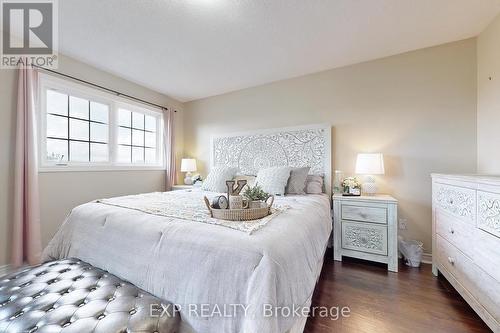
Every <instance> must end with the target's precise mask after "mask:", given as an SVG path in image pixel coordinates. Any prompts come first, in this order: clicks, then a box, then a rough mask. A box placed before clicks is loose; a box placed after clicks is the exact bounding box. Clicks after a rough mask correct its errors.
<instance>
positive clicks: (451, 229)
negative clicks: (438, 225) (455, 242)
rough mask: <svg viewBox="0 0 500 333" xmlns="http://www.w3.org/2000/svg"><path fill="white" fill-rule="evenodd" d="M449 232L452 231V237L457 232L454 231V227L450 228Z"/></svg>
mask: <svg viewBox="0 0 500 333" xmlns="http://www.w3.org/2000/svg"><path fill="white" fill-rule="evenodd" d="M449 231H450V234H452V235H453V234H454V233H455V230H453V228H452V227H450V229H449Z"/></svg>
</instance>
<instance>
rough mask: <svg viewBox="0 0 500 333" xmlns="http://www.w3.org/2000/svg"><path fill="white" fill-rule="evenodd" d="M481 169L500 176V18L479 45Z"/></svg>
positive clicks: (478, 163) (482, 34)
mask: <svg viewBox="0 0 500 333" xmlns="http://www.w3.org/2000/svg"><path fill="white" fill-rule="evenodd" d="M477 168H478V172H480V173H487V174H497V175H498V174H500V16H498V17H497V18H496V19H495V20H494V21H493V22H492V23H491V24H490V25H489V26H488V27H487V28H486V29H485V30H484V31H483V32H482V33H481V34H480V35H479V37H478V41H477Z"/></svg>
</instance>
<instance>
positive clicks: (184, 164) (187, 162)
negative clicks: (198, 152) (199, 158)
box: [181, 158, 196, 172]
mask: <svg viewBox="0 0 500 333" xmlns="http://www.w3.org/2000/svg"><path fill="white" fill-rule="evenodd" d="M193 171H196V160H195V159H194V158H183V159H182V161H181V172H193Z"/></svg>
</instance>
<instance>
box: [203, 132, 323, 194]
mask: <svg viewBox="0 0 500 333" xmlns="http://www.w3.org/2000/svg"><path fill="white" fill-rule="evenodd" d="M210 148H211V154H210V157H211V166H218V165H228V166H235V167H238V168H239V169H240V172H241V173H242V174H245V175H256V174H257V172H258V171H259V169H261V168H265V167H271V166H291V167H303V166H310V167H311V171H310V173H311V174H316V175H321V176H324V179H325V192H326V193H328V194H331V184H332V181H331V177H332V158H331V127H330V125H310V126H301V127H287V128H273V129H266V130H256V131H251V132H245V133H232V134H225V135H217V136H213V137H212V138H211V143H210Z"/></svg>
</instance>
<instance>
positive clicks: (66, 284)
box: [0, 259, 180, 333]
mask: <svg viewBox="0 0 500 333" xmlns="http://www.w3.org/2000/svg"><path fill="white" fill-rule="evenodd" d="M69 271H71V273H69V274H64V273H66V272H69ZM65 275H66V276H67V277H65ZM83 279H86V280H83ZM82 280H83V281H82ZM55 283H57V284H56V285H54V284H55ZM113 287H116V289H118V288H123V289H122V291H121V292H120V291H117V292H116V293H114V291H115V290H114V289H113ZM110 288H111V289H110ZM0 290H1V294H2V302H0V318H3V319H0V331H1V330H2V329H1V328H2V327H7V326H8V327H19V328H21V327H22V331H23V332H27V333H35V332H37V333H38V332H46V331H50V332H54V333H59V332H65V331H67V330H72V331H74V332H91V331H93V330H94V328H95V325H96V320H103V322H102V324H103V325H106V327H117V331H110V332H109V333H118V332H135V331H137V328H138V327H141V328H142V327H144V328H146V327H149V328H150V330H147V329H146V330H142V329H141V332H144V333H154V332H157V333H174V332H178V326H179V322H180V317H179V316H178V315H175V313H173V314H171V315H170V316H163V317H158V316H151V315H150V313H149V311H150V309H151V307H152V305H155V306H158V305H159V304H165V305H167V304H168V303H166V302H163V301H162V300H160V299H158V298H156V297H154V296H153V295H151V294H149V293H147V292H145V291H144V290H141V289H139V288H137V287H135V286H134V285H133V284H130V283H128V282H126V281H123V280H121V279H119V278H118V277H116V276H114V275H112V274H110V273H108V272H106V271H103V270H101V269H98V268H95V267H93V266H91V265H89V264H87V263H85V262H83V261H80V260H78V259H64V260H60V261H54V262H49V263H45V264H42V265H40V266H38V267H34V268H28V269H26V268H25V269H23V270H22V271H18V272H16V273H14V274H11V275H8V276H5V277H3V278H0ZM69 293H71V295H70V296H67V297H64V298H63V296H64V295H67V294H69ZM90 293H91V294H90ZM42 296H43V298H41V297H42ZM87 297H88V298H87ZM130 297H135V299H134V303H133V304H131V305H128V306H133V307H132V308H129V309H130V310H128V311H127V307H126V306H127V304H130V303H129V302H130ZM84 306H85V307H84ZM108 306H109V309H108ZM117 309H121V310H119V311H120V313H121V314H120V315H114V313H116V311H117ZM122 311H125V312H122ZM31 312H32V313H31ZM37 312H39V313H37ZM40 312H41V313H42V314H40ZM49 313H50V314H49ZM108 314H109V315H108ZM40 316H42V317H41V318H52V319H47V320H45V319H40ZM132 316H133V318H134V319H133V320H131V317H132ZM55 318H57V319H55ZM91 318H93V319H94V320H90V319H91ZM54 319H55V320H56V321H54ZM68 326H71V327H68ZM66 327H68V328H66ZM118 328H120V329H119V330H118Z"/></svg>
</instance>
